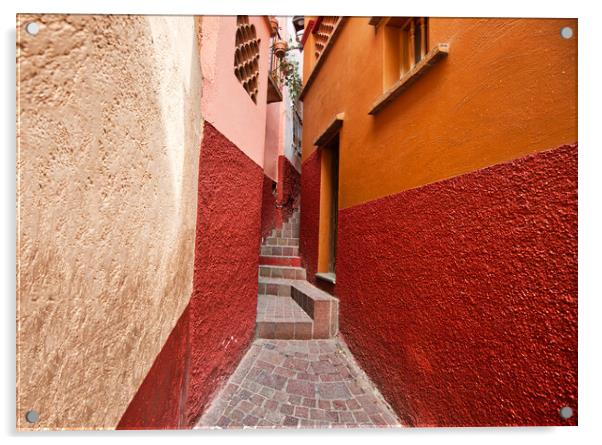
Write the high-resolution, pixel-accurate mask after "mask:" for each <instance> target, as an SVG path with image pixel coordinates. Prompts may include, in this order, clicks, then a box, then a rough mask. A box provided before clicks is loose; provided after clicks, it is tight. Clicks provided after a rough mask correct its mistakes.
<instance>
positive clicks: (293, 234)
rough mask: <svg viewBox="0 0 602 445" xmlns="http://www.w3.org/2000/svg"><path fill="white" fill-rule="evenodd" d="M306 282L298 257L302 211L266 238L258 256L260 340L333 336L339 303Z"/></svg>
mask: <svg viewBox="0 0 602 445" xmlns="http://www.w3.org/2000/svg"><path fill="white" fill-rule="evenodd" d="M305 280H306V273H305V269H304V268H302V267H301V257H299V210H296V211H295V212H294V213H293V215H292V216H291V218H290V219H289V220H288V221H287V222H286V223H284V224H283V227H282V229H277V230H276V229H275V230H273V231H272V233H271V235H270V236H269V237H268V238H266V239H265V241H264V243H263V244H262V246H261V254H260V256H259V295H258V297H257V325H256V326H257V337H258V338H269V339H283V340H293V339H294V340H310V339H320V338H331V337H334V336H335V335H336V334H337V332H338V330H339V300H338V299H337V298H335V297H333V296H332V295H330V294H328V293H326V292H323V291H321V290H320V289H318V288H317V287H315V286H313V285H312V284H310V283H309V282H308V281H305Z"/></svg>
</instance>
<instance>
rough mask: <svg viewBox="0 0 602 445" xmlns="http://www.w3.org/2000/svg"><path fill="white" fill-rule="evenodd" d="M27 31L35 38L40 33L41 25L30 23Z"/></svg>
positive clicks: (26, 28)
mask: <svg viewBox="0 0 602 445" xmlns="http://www.w3.org/2000/svg"><path fill="white" fill-rule="evenodd" d="M25 31H27V34H30V35H32V36H35V35H36V34H37V33H39V32H40V25H38V24H37V23H36V22H29V23H28V24H27V25H25Z"/></svg>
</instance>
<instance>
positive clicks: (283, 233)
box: [272, 230, 299, 238]
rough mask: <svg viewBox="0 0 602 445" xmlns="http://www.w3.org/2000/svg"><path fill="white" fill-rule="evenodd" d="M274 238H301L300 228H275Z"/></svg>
mask: <svg viewBox="0 0 602 445" xmlns="http://www.w3.org/2000/svg"><path fill="white" fill-rule="evenodd" d="M272 237H274V238H299V230H275V231H274V232H273V233H272Z"/></svg>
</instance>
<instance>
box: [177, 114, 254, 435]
mask: <svg viewBox="0 0 602 445" xmlns="http://www.w3.org/2000/svg"><path fill="white" fill-rule="evenodd" d="M262 181H263V174H262V171H261V167H259V166H258V165H257V164H255V163H254V162H253V160H252V159H250V158H249V157H248V156H247V155H245V154H244V153H243V152H242V151H241V150H240V148H238V147H237V146H236V145H234V143H233V142H231V141H229V140H228V139H227V138H226V137H225V136H224V135H223V134H221V133H220V132H219V131H217V129H216V128H215V127H213V126H212V125H211V124H209V123H208V122H205V126H204V131H203V144H202V147H201V161H200V167H199V198H198V202H199V204H198V226H197V232H196V243H195V245H196V247H195V249H196V255H195V259H194V285H193V294H192V297H191V299H190V307H189V310H190V379H189V383H188V390H187V396H186V416H187V418H186V423H187V424H188V425H192V424H194V422H195V421H196V420H197V419H198V417H199V416H200V415H202V413H203V410H204V409H205V408H206V407H207V404H208V403H209V402H210V401H211V396H212V395H214V394H215V393H216V392H217V391H218V390H219V389H220V387H221V385H222V384H223V383H225V381H226V380H227V378H228V377H229V376H230V374H231V373H232V372H233V371H234V369H235V368H236V366H237V365H238V362H239V360H240V358H241V357H242V355H243V354H244V352H245V351H246V348H247V347H248V345H249V343H250V341H251V339H252V337H253V334H254V332H255V318H256V307H257V286H258V285H257V279H258V267H259V245H260V240H261V190H262Z"/></svg>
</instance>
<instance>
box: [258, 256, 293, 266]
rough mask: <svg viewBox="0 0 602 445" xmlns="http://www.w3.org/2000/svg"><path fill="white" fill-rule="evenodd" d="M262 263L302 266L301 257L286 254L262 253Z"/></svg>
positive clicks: (260, 261)
mask: <svg viewBox="0 0 602 445" xmlns="http://www.w3.org/2000/svg"><path fill="white" fill-rule="evenodd" d="M259 264H260V265H268V266H292V267H301V257H298V256H284V255H276V256H272V255H260V256H259Z"/></svg>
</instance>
